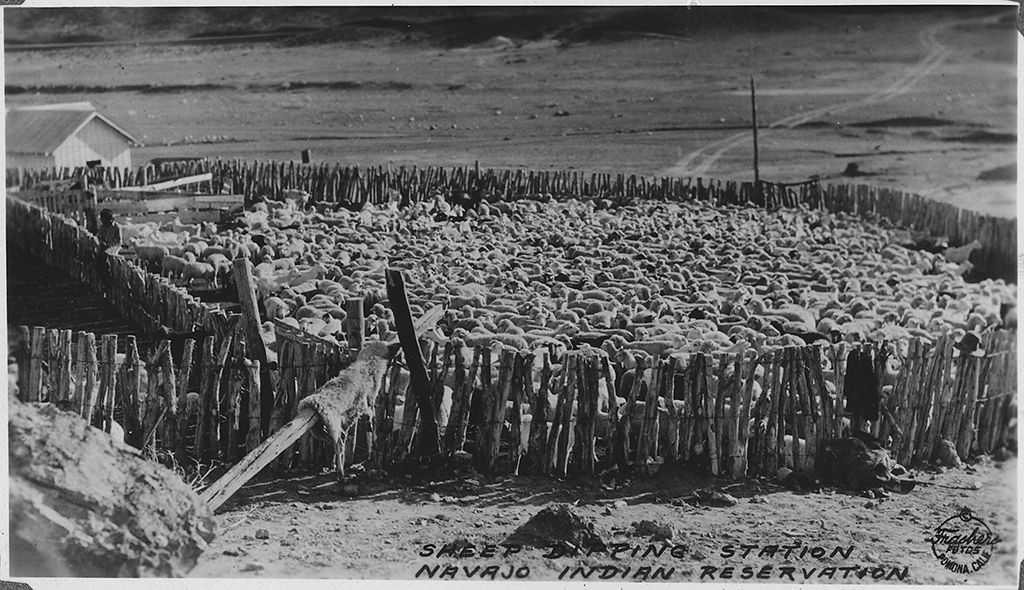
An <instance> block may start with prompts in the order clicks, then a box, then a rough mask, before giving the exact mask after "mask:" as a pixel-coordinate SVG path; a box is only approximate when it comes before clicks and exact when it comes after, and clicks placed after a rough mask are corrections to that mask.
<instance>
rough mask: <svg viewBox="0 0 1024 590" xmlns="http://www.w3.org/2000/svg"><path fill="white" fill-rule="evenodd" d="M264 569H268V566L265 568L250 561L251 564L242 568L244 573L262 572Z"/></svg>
mask: <svg viewBox="0 0 1024 590" xmlns="http://www.w3.org/2000/svg"><path fill="white" fill-rule="evenodd" d="M264 569H266V566H264V565H263V564H262V563H260V562H258V561H250V562H249V563H247V564H245V565H244V566H242V571H243V572H261V571H263V570H264Z"/></svg>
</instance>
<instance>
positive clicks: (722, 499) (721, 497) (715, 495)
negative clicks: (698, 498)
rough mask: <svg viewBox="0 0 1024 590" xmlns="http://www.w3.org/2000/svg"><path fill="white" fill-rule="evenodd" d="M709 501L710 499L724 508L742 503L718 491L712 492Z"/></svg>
mask: <svg viewBox="0 0 1024 590" xmlns="http://www.w3.org/2000/svg"><path fill="white" fill-rule="evenodd" d="M708 499H710V500H711V501H712V502H714V503H717V504H721V505H723V506H735V505H737V504H739V503H740V501H739V500H737V499H736V497H735V496H733V495H731V494H727V493H725V492H720V491H717V490H716V491H714V492H711V494H710V495H709V496H708Z"/></svg>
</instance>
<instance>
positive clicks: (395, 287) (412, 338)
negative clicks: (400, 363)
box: [384, 269, 441, 457]
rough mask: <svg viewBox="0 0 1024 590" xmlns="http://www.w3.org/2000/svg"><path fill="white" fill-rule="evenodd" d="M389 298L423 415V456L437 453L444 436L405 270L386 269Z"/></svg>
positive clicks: (412, 386)
mask: <svg viewBox="0 0 1024 590" xmlns="http://www.w3.org/2000/svg"><path fill="white" fill-rule="evenodd" d="M384 276H385V279H386V283H387V284H386V287H387V293H388V300H389V301H390V302H391V311H392V313H393V314H394V317H395V331H396V332H398V338H399V341H400V342H401V345H402V351H403V352H404V353H405V362H406V364H407V365H408V367H409V393H411V394H412V395H411V396H410V395H409V394H406V398H407V399H406V404H408V403H409V400H408V398H409V397H415V398H416V402H417V403H416V406H417V407H418V408H419V411H420V412H421V413H422V415H423V432H421V433H420V449H419V452H420V456H422V457H433V456H437V455H439V454H440V452H441V440H440V436H439V434H438V429H437V419H436V418H435V416H434V405H433V403H431V399H430V382H429V380H428V378H427V369H426V367H425V366H424V364H423V355H422V354H421V352H420V348H419V346H418V343H417V339H418V336H417V327H418V326H417V325H416V324H415V323H414V322H413V317H412V311H411V310H410V309H409V300H408V298H407V296H406V293H405V278H404V277H403V276H402V273H401V271H398V270H394V269H387V270H386V271H384ZM420 333H422V332H420Z"/></svg>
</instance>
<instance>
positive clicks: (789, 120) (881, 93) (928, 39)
mask: <svg viewBox="0 0 1024 590" xmlns="http://www.w3.org/2000/svg"><path fill="white" fill-rule="evenodd" d="M996 20H998V18H997V17H985V18H981V19H972V20H970V21H949V22H944V23H940V24H937V25H932V26H930V27H927V28H925V29H924V30H922V31H921V33H920V34H919V35H918V39H919V40H920V42H921V44H922V45H924V46H925V47H926V48H929V49H930V51H929V52H928V54H927V55H925V56H924V57H923V58H922V59H921V60H920V61H918V62H917V63H915V64H914V65H912V66H910V67H909V68H907V69H905V70H904V71H903V72H901V73H900V75H899V77H898V78H897V79H896V80H895V81H893V82H892V83H891V84H889V85H888V86H886V87H885V88H883V89H882V90H878V91H876V92H873V93H871V94H869V95H867V96H865V97H863V98H860V99H857V100H849V101H843V102H839V103H835V104H832V105H827V106H824V107H819V108H816V109H813V110H810V111H806V112H801V113H797V114H795V115H790V116H788V117H784V118H782V119H779V120H778V121H775V122H773V123H770V124H769V125H767V126H766V127H767V129H793V128H795V127H797V126H798V125H801V124H803V123H807V122H809V121H813V120H814V119H817V118H818V117H821V116H823V115H835V114H838V113H843V112H846V111H849V110H853V109H856V108H862V107H868V106H872V105H876V104H879V103H883V102H887V101H890V100H893V99H895V98H898V97H900V96H902V95H904V94H906V93H907V92H909V91H910V90H911V89H913V88H914V87H915V86H916V85H917V84H918V83H919V82H920V81H921V80H923V79H924V78H925V77H927V76H928V75H929V74H930V73H931V72H932V70H934V69H935V68H936V67H938V66H939V65H941V64H942V63H943V62H944V61H946V60H947V59H948V58H949V57H950V56H951V55H953V50H951V49H949V48H948V47H943V46H942V45H941V44H940V43H939V36H940V33H941V32H942V31H943V30H945V29H948V28H950V27H953V26H957V25H962V24H968V23H977V24H985V23H991V22H995V21H996ZM767 133H768V131H767V130H766V129H762V130H761V132H760V136H761V137H763V136H764V135H766V134H767ZM751 140H752V138H751V133H749V132H746V131H744V132H740V133H735V134H733V135H730V136H728V137H726V138H724V139H722V140H719V141H716V142H714V143H711V144H709V145H707V146H705V147H703V148H701V149H699V150H697V151H695V152H692V153H691V154H690V155H688V156H687V157H686V158H684V159H682V160H680V161H679V163H678V164H676V165H675V166H673V167H672V168H669V169H668V170H666V171H665V172H664V173H663V174H665V175H668V176H692V177H701V176H709V172H710V171H711V169H712V167H713V166H714V165H715V164H716V163H717V162H718V160H719V159H720V158H721V157H722V156H723V155H724V154H725V153H726V152H728V151H730V150H732V149H734V148H736V147H737V146H739V145H742V144H745V143H747V142H750V141H751Z"/></svg>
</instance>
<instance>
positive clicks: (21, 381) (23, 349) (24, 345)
mask: <svg viewBox="0 0 1024 590" xmlns="http://www.w3.org/2000/svg"><path fill="white" fill-rule="evenodd" d="M18 344H19V348H18V349H17V350H16V351H15V352H14V358H15V359H17V363H18V399H19V400H21V401H27V400H28V397H27V396H28V383H29V372H30V369H29V366H30V365H31V359H32V333H31V332H30V331H29V329H28V326H18ZM94 354H95V353H94Z"/></svg>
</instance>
